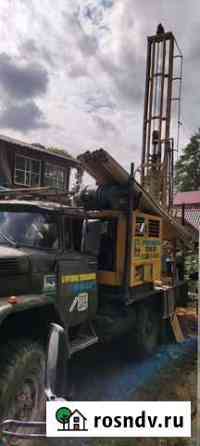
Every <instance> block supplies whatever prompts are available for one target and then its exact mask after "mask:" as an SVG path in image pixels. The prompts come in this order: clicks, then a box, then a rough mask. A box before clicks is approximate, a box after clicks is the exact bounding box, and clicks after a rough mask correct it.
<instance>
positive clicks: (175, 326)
mask: <svg viewBox="0 0 200 446" xmlns="http://www.w3.org/2000/svg"><path fill="white" fill-rule="evenodd" d="M169 321H170V325H171V328H172V331H173V334H174V337H175V339H176V342H183V341H184V340H185V338H184V335H183V332H182V328H181V326H180V322H179V320H178V318H177V315H176V313H175V314H174V316H173V317H170V319H169Z"/></svg>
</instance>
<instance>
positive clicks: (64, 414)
mask: <svg viewBox="0 0 200 446" xmlns="http://www.w3.org/2000/svg"><path fill="white" fill-rule="evenodd" d="M71 413H72V412H71V410H70V409H69V408H68V407H60V408H59V409H58V410H57V412H56V420H57V421H58V422H59V423H61V424H63V428H64V427H65V424H66V423H67V422H68V420H69V418H70V415H71Z"/></svg>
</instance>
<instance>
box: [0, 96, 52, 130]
mask: <svg viewBox="0 0 200 446" xmlns="http://www.w3.org/2000/svg"><path fill="white" fill-rule="evenodd" d="M0 126H1V128H6V129H12V130H18V131H21V132H24V133H26V132H28V131H29V130H33V129H39V128H46V127H48V124H47V122H46V120H45V118H44V115H43V113H42V111H41V110H40V108H39V107H38V106H37V105H36V104H35V102H33V101H28V102H26V103H23V104H17V105H10V106H7V107H6V108H5V109H4V110H3V111H2V112H1V113H0Z"/></svg>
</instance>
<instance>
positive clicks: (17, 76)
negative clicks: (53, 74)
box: [0, 53, 48, 100]
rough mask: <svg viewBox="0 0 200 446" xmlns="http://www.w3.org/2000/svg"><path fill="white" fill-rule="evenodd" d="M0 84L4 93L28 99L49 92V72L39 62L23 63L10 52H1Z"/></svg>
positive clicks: (19, 98)
mask: <svg viewBox="0 0 200 446" xmlns="http://www.w3.org/2000/svg"><path fill="white" fill-rule="evenodd" d="M0 86H1V88H2V89H3V92H4V94H6V95H7V96H10V97H11V98H15V99H16V100H24V99H25V100H26V99H30V98H34V97H37V96H41V95H44V94H45V93H46V92H47V86H48V73H47V71H46V69H45V68H43V67H42V66H41V65H40V64H39V63H38V64H32V63H29V64H26V65H22V64H20V63H19V62H18V61H15V60H14V59H13V58H12V57H10V56H9V55H8V54H5V53H1V54H0Z"/></svg>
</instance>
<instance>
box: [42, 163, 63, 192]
mask: <svg viewBox="0 0 200 446" xmlns="http://www.w3.org/2000/svg"><path fill="white" fill-rule="evenodd" d="M44 185H45V186H50V187H54V188H56V189H60V190H64V189H65V169H62V167H60V166H54V165H53V164H50V163H46V165H45V170H44Z"/></svg>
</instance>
